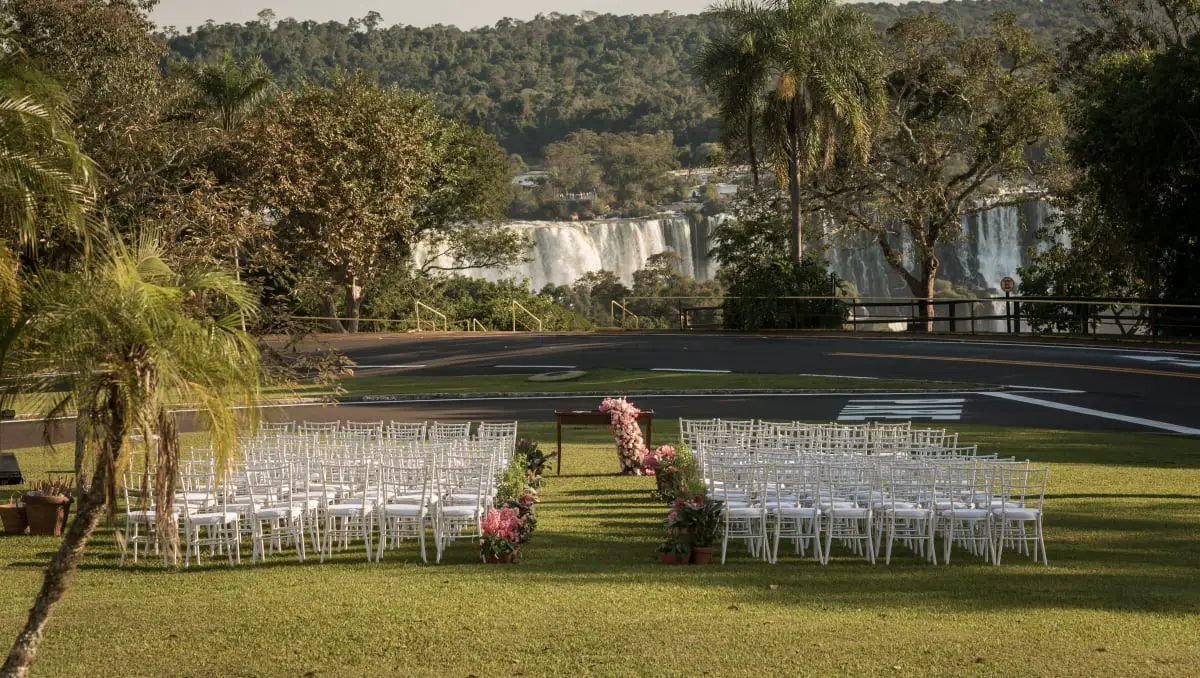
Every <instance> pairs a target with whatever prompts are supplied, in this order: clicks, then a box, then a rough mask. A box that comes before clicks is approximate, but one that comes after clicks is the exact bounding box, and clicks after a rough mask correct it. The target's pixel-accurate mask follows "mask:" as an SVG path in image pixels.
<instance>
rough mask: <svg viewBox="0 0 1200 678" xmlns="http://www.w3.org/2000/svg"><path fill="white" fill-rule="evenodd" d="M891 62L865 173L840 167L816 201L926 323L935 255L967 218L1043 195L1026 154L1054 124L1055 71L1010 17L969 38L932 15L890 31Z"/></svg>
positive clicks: (954, 237)
mask: <svg viewBox="0 0 1200 678" xmlns="http://www.w3.org/2000/svg"><path fill="white" fill-rule="evenodd" d="M888 52H889V57H890V64H891V72H890V74H889V75H888V78H887V87H888V93H889V95H890V100H891V103H890V104H889V105H888V108H887V118H886V123H885V125H884V127H883V128H882V129H881V131H880V133H879V134H877V135H876V136H875V140H874V141H875V143H874V149H873V153H872V155H871V162H870V164H869V165H868V166H867V167H866V168H865V169H862V168H858V167H855V166H853V165H848V164H847V165H844V166H843V167H841V171H840V172H838V173H834V174H831V175H830V176H829V177H826V178H825V179H824V180H822V181H818V182H816V191H815V195H816V196H817V198H818V203H819V204H820V205H821V206H822V207H823V208H824V209H825V210H827V212H828V213H829V214H831V215H832V216H833V217H834V218H835V220H837V221H839V222H841V223H845V224H848V225H851V226H853V227H857V228H858V229H862V230H865V231H866V232H868V233H870V234H871V235H872V236H874V239H875V241H876V242H877V243H878V245H879V247H880V248H881V249H882V251H883V255H884V258H885V259H886V261H887V262H888V264H889V265H890V266H891V267H892V268H893V269H894V270H895V271H896V272H897V273H899V274H900V276H902V277H903V279H904V280H905V282H906V283H907V284H908V286H909V289H910V290H911V292H912V296H913V297H914V298H917V299H921V300H923V301H922V304H921V313H922V316H923V317H925V318H932V317H933V305H932V300H933V295H934V283H935V281H936V280H937V274H938V269H939V267H940V263H941V262H940V261H939V260H938V257H937V251H936V247H937V245H938V244H939V243H945V242H953V241H955V240H957V239H959V238H961V237H963V233H962V219H963V217H964V216H966V215H968V214H971V213H973V212H978V211H983V210H987V209H990V208H993V207H995V206H996V205H997V204H1003V203H1005V202H1010V203H1015V202H1019V201H1023V200H1026V199H1028V198H1029V197H1030V196H1031V195H1036V194H1038V190H1037V189H1036V185H1035V184H1034V183H1033V182H1034V177H1035V169H1036V168H1035V167H1034V166H1033V164H1032V162H1031V158H1032V155H1031V153H1029V149H1030V146H1031V145H1033V144H1037V143H1040V142H1044V141H1046V140H1047V139H1049V138H1051V137H1053V136H1054V135H1056V134H1057V133H1058V131H1059V129H1060V126H1061V120H1060V118H1059V116H1058V109H1057V106H1056V103H1055V101H1054V98H1053V95H1052V94H1051V91H1050V86H1051V85H1050V83H1051V77H1052V66H1053V64H1052V61H1051V59H1050V56H1049V55H1048V54H1047V53H1046V52H1045V51H1044V50H1042V49H1041V48H1039V47H1038V46H1037V45H1036V44H1035V43H1034V42H1033V39H1032V36H1031V35H1030V34H1029V32H1028V31H1025V30H1024V29H1021V28H1020V27H1018V26H1017V25H1016V22H1015V18H1014V17H1012V16H1011V15H1005V14H998V15H997V17H996V19H995V20H994V22H993V24H992V28H991V31H990V33H989V34H987V35H983V36H974V37H969V38H964V37H963V36H962V34H961V32H960V31H959V30H958V29H957V28H956V27H955V26H954V25H953V24H951V23H949V22H947V21H946V20H945V19H942V18H940V17H937V16H933V15H924V16H919V17H915V18H912V19H903V20H901V21H899V22H897V23H896V25H894V26H893V27H892V28H890V29H889V30H888ZM905 242H907V243H910V244H911V259H910V258H909V256H910V252H909V251H906V249H907V248H906V247H904V246H903V244H904V243H905ZM931 325H932V323H931V322H927V326H930V328H931Z"/></svg>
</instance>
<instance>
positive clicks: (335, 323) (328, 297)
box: [321, 294, 346, 334]
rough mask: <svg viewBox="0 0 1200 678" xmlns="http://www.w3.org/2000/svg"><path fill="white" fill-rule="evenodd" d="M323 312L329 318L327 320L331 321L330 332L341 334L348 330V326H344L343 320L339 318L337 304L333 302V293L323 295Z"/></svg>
mask: <svg viewBox="0 0 1200 678" xmlns="http://www.w3.org/2000/svg"><path fill="white" fill-rule="evenodd" d="M321 313H322V314H323V315H324V316H325V317H326V318H329V320H328V321H326V322H328V323H329V331H330V332H335V333H339V334H340V333H342V332H345V331H346V328H345V327H342V321H340V320H338V319H337V304H335V303H333V295H332V294H325V295H323V296H322V297H321Z"/></svg>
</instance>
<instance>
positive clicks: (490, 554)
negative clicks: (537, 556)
mask: <svg viewBox="0 0 1200 678" xmlns="http://www.w3.org/2000/svg"><path fill="white" fill-rule="evenodd" d="M525 522H526V518H525V517H522V516H521V509H520V508H518V507H515V506H503V507H501V508H493V509H488V512H487V515H486V516H484V518H483V524H482V525H481V528H482V533H483V538H482V540H481V547H480V553H481V555H482V556H483V559H484V562H488V563H509V562H512V559H513V557H515V556H516V555H517V553H519V552H520V550H521V543H522V542H523V541H524V538H525V537H527V536H528V535H526V534H524V531H525Z"/></svg>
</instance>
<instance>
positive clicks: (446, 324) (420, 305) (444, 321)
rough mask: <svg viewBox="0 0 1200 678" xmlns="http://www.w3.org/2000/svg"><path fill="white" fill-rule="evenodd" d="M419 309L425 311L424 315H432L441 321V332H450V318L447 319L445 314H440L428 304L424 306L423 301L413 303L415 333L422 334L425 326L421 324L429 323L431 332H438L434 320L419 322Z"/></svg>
mask: <svg viewBox="0 0 1200 678" xmlns="http://www.w3.org/2000/svg"><path fill="white" fill-rule="evenodd" d="M421 309H425V312H426V314H433V315H434V316H435V317H437V318H441V319H442V331H443V332H447V331H449V330H450V318H448V317H447V316H446V314H445V313H442V312H441V311H439V310H437V309H436V308H434V307H432V306H430V305H429V304H426V303H425V302H423V301H414V302H413V315H414V316H415V317H416V319H417V331H418V332H422V331H424V330H425V325H424V324H423V323H430V326H431V327H432V328H433V331H434V332H437V331H438V326H437V321H436V320H431V319H428V318H427V319H425V320H424V321H422V320H421Z"/></svg>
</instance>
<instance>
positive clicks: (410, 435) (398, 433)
mask: <svg viewBox="0 0 1200 678" xmlns="http://www.w3.org/2000/svg"><path fill="white" fill-rule="evenodd" d="M426 428H427V426H426V424H425V422H423V421H421V422H403V421H393V422H391V423H389V424H388V427H387V431H386V432H385V435H386V437H387V438H388V439H390V440H397V441H405V440H411V441H422V440H425V429H426Z"/></svg>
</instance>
